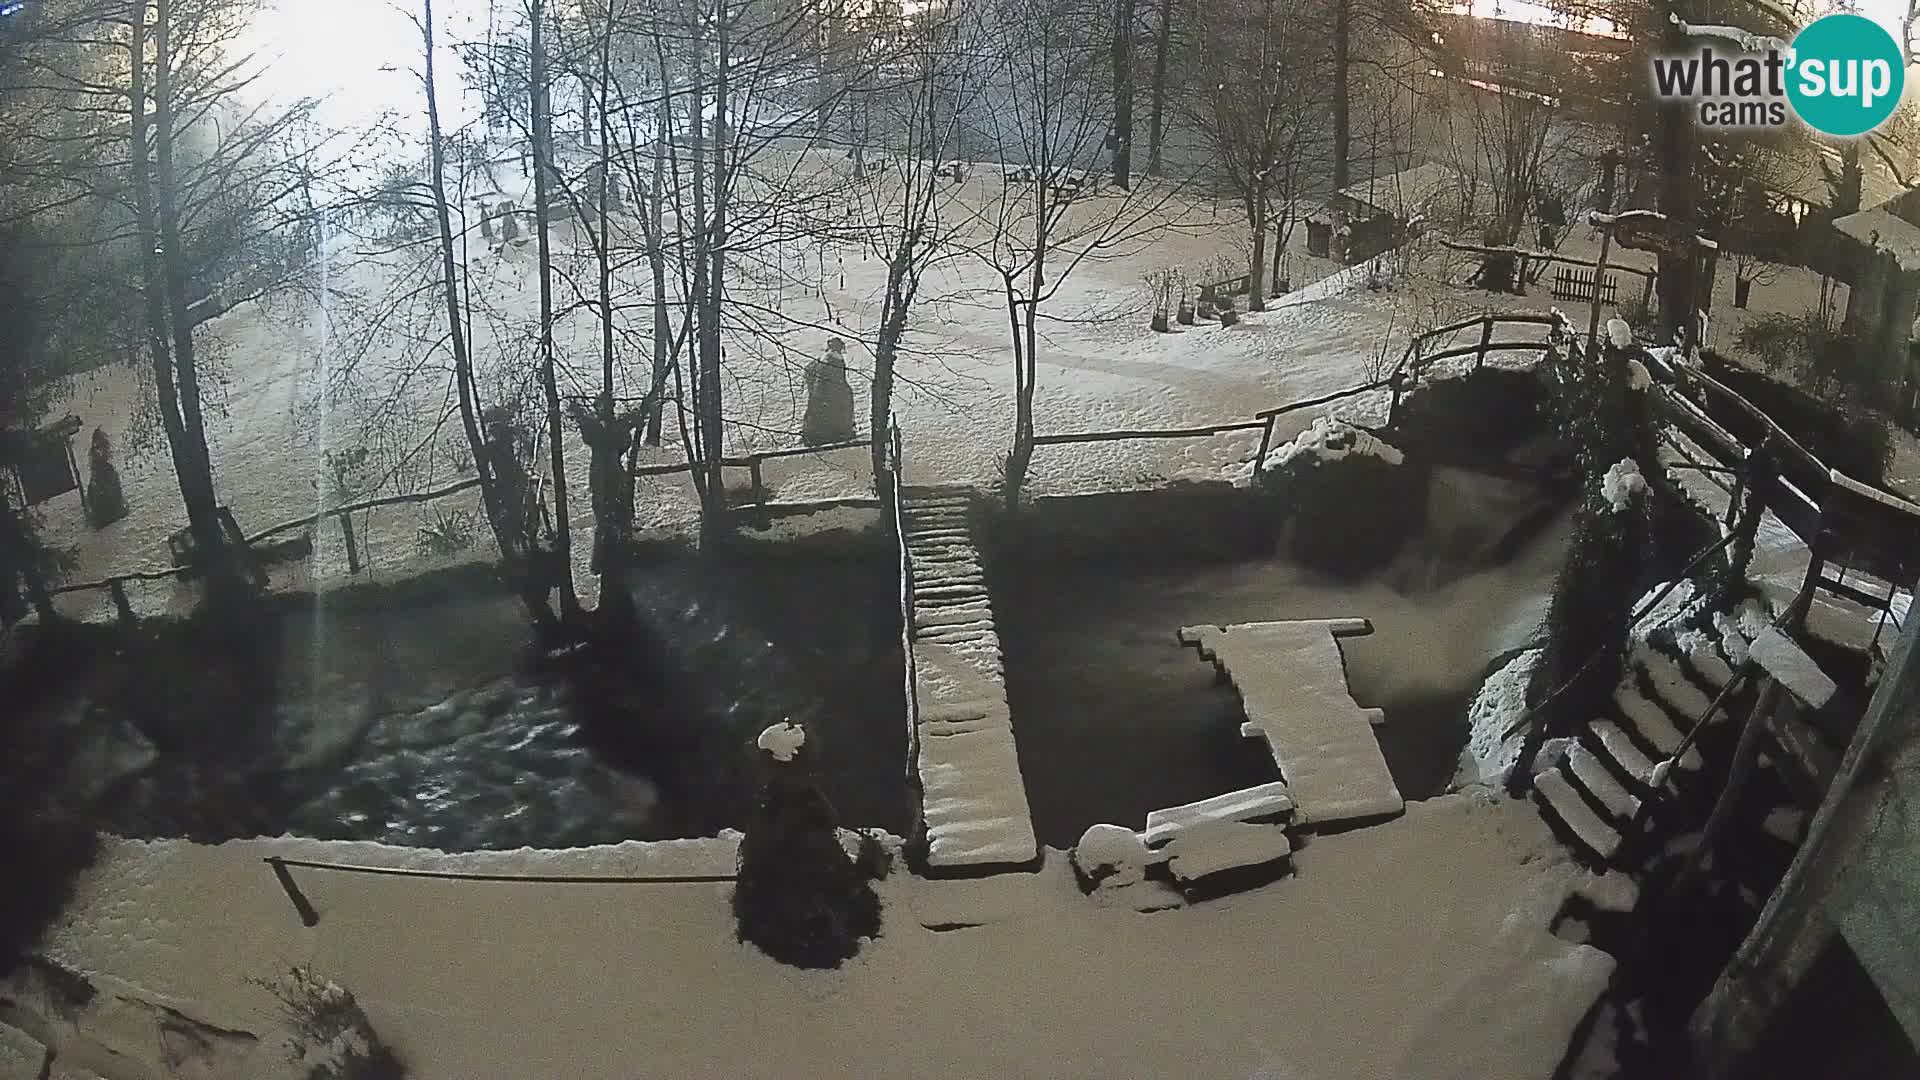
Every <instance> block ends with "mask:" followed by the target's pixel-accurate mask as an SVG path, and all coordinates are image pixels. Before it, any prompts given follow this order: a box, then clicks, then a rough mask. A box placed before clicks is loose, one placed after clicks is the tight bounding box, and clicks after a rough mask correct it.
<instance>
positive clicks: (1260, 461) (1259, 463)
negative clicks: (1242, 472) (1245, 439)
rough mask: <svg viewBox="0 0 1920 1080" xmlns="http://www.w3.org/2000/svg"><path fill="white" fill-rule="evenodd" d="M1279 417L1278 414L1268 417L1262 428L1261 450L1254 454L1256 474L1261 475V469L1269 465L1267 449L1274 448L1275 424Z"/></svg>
mask: <svg viewBox="0 0 1920 1080" xmlns="http://www.w3.org/2000/svg"><path fill="white" fill-rule="evenodd" d="M1279 419H1280V418H1279V417H1278V416H1269V417H1267V426H1266V427H1264V428H1261V429H1260V452H1259V453H1257V454H1255V455H1254V456H1253V474H1254V475H1255V476H1259V475H1260V470H1262V469H1264V468H1266V467H1267V451H1269V450H1271V449H1273V425H1274V423H1275V422H1276V421H1278V420H1279Z"/></svg>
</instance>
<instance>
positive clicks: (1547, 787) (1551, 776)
mask: <svg viewBox="0 0 1920 1080" xmlns="http://www.w3.org/2000/svg"><path fill="white" fill-rule="evenodd" d="M1534 792H1535V793H1536V794H1537V795H1538V796H1539V799H1540V804H1541V807H1542V809H1543V810H1544V811H1545V812H1546V813H1548V814H1550V815H1552V816H1553V817H1554V818H1555V819H1557V820H1558V821H1559V822H1560V823H1561V824H1563V825H1565V826H1566V827H1567V831H1569V832H1571V833H1572V834H1573V835H1574V837H1575V838H1576V839H1577V840H1579V842H1580V843H1581V844H1582V845H1583V846H1585V847H1586V849H1587V850H1588V851H1589V852H1590V853H1591V854H1592V855H1594V856H1595V857H1596V858H1598V859H1599V860H1600V861H1602V862H1606V861H1609V860H1611V859H1612V858H1613V856H1614V853H1615V852H1617V851H1619V850H1620V831H1619V830H1618V829H1615V828H1614V827H1613V826H1612V825H1610V824H1608V823H1607V822H1606V821H1605V820H1604V819H1602V818H1601V817H1600V815H1599V814H1596V813H1594V810H1593V807H1591V806H1588V805H1587V800H1586V799H1585V798H1583V797H1581V795H1580V793H1579V792H1578V791H1575V790H1574V788H1573V785H1572V784H1570V783H1568V782H1567V778H1566V776H1565V775H1563V774H1562V773H1561V772H1560V770H1558V769H1549V770H1547V771H1546V772H1543V773H1541V774H1540V775H1539V776H1538V777H1537V778H1536V779H1535V780H1534Z"/></svg>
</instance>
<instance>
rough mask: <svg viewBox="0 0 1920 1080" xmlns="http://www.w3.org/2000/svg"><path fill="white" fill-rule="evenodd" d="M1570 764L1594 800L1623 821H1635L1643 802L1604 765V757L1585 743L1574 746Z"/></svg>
mask: <svg viewBox="0 0 1920 1080" xmlns="http://www.w3.org/2000/svg"><path fill="white" fill-rule="evenodd" d="M1567 765H1568V766H1569V767H1570V768H1572V769H1573V775H1574V778H1575V779H1576V780H1579V781H1580V784H1581V786H1583V787H1585V788H1586V789H1587V790H1588V791H1591V792H1593V797H1594V798H1596V799H1599V800H1600V801H1601V802H1602V803H1604V804H1605V805H1606V808H1607V812H1608V813H1610V814H1612V815H1613V816H1614V817H1616V818H1619V819H1621V820H1623V821H1624V820H1628V819H1631V818H1632V817H1633V815H1634V813H1635V812H1636V811H1638V810H1639V809H1640V800H1639V799H1637V798H1635V797H1634V795H1633V793H1632V792H1630V791H1628V790H1627V789H1626V786H1625V785H1624V784H1622V783H1620V781H1618V780H1616V779H1614V777H1613V774H1612V773H1610V772H1608V771H1607V767H1606V766H1605V765H1604V764H1602V763H1601V761H1600V758H1599V757H1598V756H1597V755H1596V754H1594V752H1593V751H1592V750H1589V749H1588V748H1587V746H1586V744H1585V743H1578V742H1576V743H1574V744H1573V749H1572V750H1569V751H1568V752H1567Z"/></svg>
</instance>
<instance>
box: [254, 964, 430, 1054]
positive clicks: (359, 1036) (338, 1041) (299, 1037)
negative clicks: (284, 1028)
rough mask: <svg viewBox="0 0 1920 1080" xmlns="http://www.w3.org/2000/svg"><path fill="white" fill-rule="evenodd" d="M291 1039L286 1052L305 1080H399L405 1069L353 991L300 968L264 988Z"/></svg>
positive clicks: (304, 968)
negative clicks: (278, 1009) (283, 1016)
mask: <svg viewBox="0 0 1920 1080" xmlns="http://www.w3.org/2000/svg"><path fill="white" fill-rule="evenodd" d="M261 985H263V986H265V987H266V989H267V991H268V992H269V993H271V994H272V995H273V996H274V998H275V999H277V1000H278V1001H279V1002H280V1007H281V1010H282V1011H283V1012H284V1013H285V1014H286V1019H287V1024H288V1026H289V1027H290V1028H292V1034H291V1035H290V1036H289V1037H288V1039H287V1050H288V1052H289V1053H290V1054H291V1055H292V1057H293V1061H294V1064H295V1065H296V1066H298V1067H299V1069H300V1071H301V1073H302V1074H303V1075H304V1076H305V1077H306V1080H400V1078H401V1077H403V1076H405V1075H407V1070H406V1066H404V1065H402V1064H401V1063H400V1059H399V1058H398V1057H397V1056H395V1055H394V1052H393V1051H392V1050H391V1049H389V1048H388V1047H387V1046H386V1044H384V1043H382V1042H381V1041H380V1036H379V1035H378V1034H376V1033H375V1032H374V1030H373V1024H372V1022H370V1021H369V1020H368V1019H367V1014H366V1011H365V1010H363V1009H361V1008H360V1002H359V1001H357V1000H355V998H354V996H353V991H351V990H348V989H347V988H346V987H344V986H341V985H340V984H339V983H336V982H334V981H333V980H331V979H328V978H326V977H324V976H322V975H318V974H315V973H314V971H313V969H312V968H309V967H306V966H305V965H300V966H297V967H294V968H291V969H289V970H288V972H287V974H285V975H283V976H281V977H280V978H278V979H275V980H272V981H269V982H265V983H262V984H261Z"/></svg>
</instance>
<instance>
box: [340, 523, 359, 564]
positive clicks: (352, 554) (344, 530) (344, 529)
mask: <svg viewBox="0 0 1920 1080" xmlns="http://www.w3.org/2000/svg"><path fill="white" fill-rule="evenodd" d="M338 520H339V522H340V538H341V539H342V540H343V541H345V542H346V545H347V572H348V573H349V574H358V573H359V572H360V545H359V543H357V542H356V541H355V539H354V535H353V515H352V514H340V515H338Z"/></svg>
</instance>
